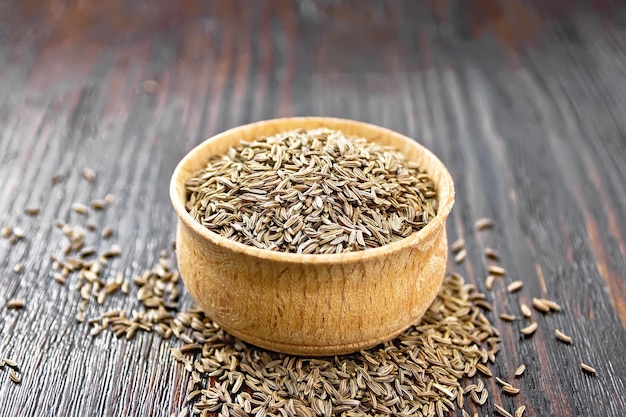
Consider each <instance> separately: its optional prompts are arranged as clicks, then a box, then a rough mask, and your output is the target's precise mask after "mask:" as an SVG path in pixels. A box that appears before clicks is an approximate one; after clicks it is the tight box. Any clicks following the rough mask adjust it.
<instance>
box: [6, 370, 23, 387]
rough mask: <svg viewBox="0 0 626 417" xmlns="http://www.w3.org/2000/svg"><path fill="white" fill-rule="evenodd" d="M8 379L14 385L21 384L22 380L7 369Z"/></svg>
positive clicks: (13, 371) (15, 373)
mask: <svg viewBox="0 0 626 417" xmlns="http://www.w3.org/2000/svg"><path fill="white" fill-rule="evenodd" d="M9 378H10V379H11V381H13V382H14V383H16V384H19V383H20V382H22V379H21V378H20V376H19V375H18V374H17V372H15V370H14V369H9Z"/></svg>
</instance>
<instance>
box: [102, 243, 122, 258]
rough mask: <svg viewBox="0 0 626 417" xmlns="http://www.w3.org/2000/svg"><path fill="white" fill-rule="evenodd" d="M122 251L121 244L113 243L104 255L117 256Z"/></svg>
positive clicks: (107, 256)
mask: <svg viewBox="0 0 626 417" xmlns="http://www.w3.org/2000/svg"><path fill="white" fill-rule="evenodd" d="M121 253H122V248H120V246H119V245H112V246H111V247H110V248H109V250H107V251H106V252H104V253H103V254H102V256H104V257H105V258H115V257H116V256H120V254H121Z"/></svg>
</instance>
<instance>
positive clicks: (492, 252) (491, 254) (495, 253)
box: [483, 248, 500, 261]
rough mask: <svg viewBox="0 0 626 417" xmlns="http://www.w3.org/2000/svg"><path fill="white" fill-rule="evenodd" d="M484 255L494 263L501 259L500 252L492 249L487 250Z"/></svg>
mask: <svg viewBox="0 0 626 417" xmlns="http://www.w3.org/2000/svg"><path fill="white" fill-rule="evenodd" d="M483 254H484V255H485V257H486V258H487V259H491V260H493V261H497V260H498V259H499V258H500V254H499V253H498V251H497V250H495V249H492V248H485V250H484V251H483Z"/></svg>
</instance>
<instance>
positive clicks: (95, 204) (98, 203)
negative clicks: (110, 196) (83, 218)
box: [89, 200, 107, 210]
mask: <svg viewBox="0 0 626 417" xmlns="http://www.w3.org/2000/svg"><path fill="white" fill-rule="evenodd" d="M89 205H90V206H91V208H92V209H94V210H102V209H104V208H105V207H106V205H107V203H106V201H104V200H93V201H92V202H91V203H89Z"/></svg>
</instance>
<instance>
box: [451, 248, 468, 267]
mask: <svg viewBox="0 0 626 417" xmlns="http://www.w3.org/2000/svg"><path fill="white" fill-rule="evenodd" d="M466 257H467V251H466V250H465V249H461V250H460V251H459V253H457V254H456V256H455V257H454V262H456V263H457V264H460V263H461V262H463V261H464V260H465V258H466Z"/></svg>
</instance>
